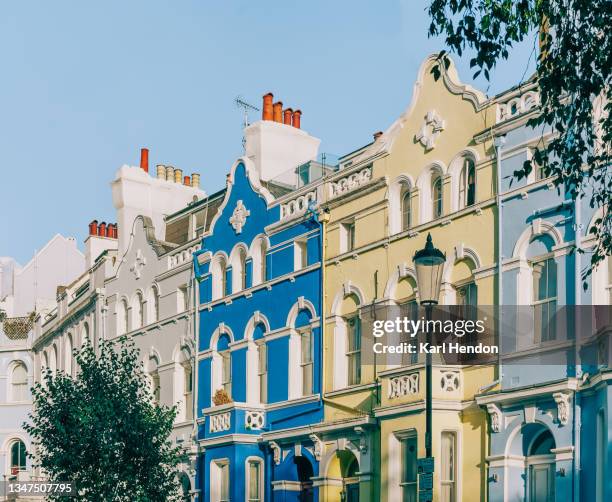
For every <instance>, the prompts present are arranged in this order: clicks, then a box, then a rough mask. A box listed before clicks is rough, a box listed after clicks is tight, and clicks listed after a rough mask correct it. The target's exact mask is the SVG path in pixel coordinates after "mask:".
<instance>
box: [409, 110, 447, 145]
mask: <svg viewBox="0 0 612 502" xmlns="http://www.w3.org/2000/svg"><path fill="white" fill-rule="evenodd" d="M444 127H445V123H444V120H442V118H441V117H440V116H439V115H438V114H437V113H436V111H435V110H431V111H429V112H427V115H425V121H424V122H423V125H422V126H421V128H420V129H419V131H418V132H417V133H416V134H415V136H414V139H415V141H418V142H419V143H421V145H423V146H424V147H425V150H432V149H433V148H435V146H436V139H438V136H439V135H440V133H441V132H442V131H443V130H444Z"/></svg>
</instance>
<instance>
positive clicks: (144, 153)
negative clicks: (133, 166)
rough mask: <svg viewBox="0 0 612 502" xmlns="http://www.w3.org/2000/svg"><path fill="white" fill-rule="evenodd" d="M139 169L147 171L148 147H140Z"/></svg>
mask: <svg viewBox="0 0 612 502" xmlns="http://www.w3.org/2000/svg"><path fill="white" fill-rule="evenodd" d="M140 169H142V170H143V171H144V172H145V173H148V172H149V149H148V148H141V149H140Z"/></svg>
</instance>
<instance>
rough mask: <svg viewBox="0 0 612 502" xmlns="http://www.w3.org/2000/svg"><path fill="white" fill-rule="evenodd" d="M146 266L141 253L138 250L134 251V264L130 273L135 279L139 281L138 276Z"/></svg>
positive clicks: (145, 260)
mask: <svg viewBox="0 0 612 502" xmlns="http://www.w3.org/2000/svg"><path fill="white" fill-rule="evenodd" d="M146 264H147V259H146V258H145V257H144V256H143V255H142V251H141V250H140V249H139V250H138V251H136V258H135V259H134V263H133V264H132V266H131V267H130V272H132V273H133V274H134V277H136V279H140V275H141V273H142V269H143V268H144V266H145V265H146Z"/></svg>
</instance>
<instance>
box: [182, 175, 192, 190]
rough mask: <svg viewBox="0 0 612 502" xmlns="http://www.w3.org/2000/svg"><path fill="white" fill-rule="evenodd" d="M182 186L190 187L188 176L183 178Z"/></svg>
mask: <svg viewBox="0 0 612 502" xmlns="http://www.w3.org/2000/svg"><path fill="white" fill-rule="evenodd" d="M183 185H185V186H188V187H190V186H191V178H190V177H189V176H185V177H184V178H183Z"/></svg>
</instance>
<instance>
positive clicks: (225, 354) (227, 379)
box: [219, 349, 232, 397]
mask: <svg viewBox="0 0 612 502" xmlns="http://www.w3.org/2000/svg"><path fill="white" fill-rule="evenodd" d="M219 355H220V356H221V388H222V389H223V390H224V391H225V392H226V393H227V395H228V396H230V397H231V396H232V353H231V352H230V350H229V349H226V350H223V351H221V352H219Z"/></svg>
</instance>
